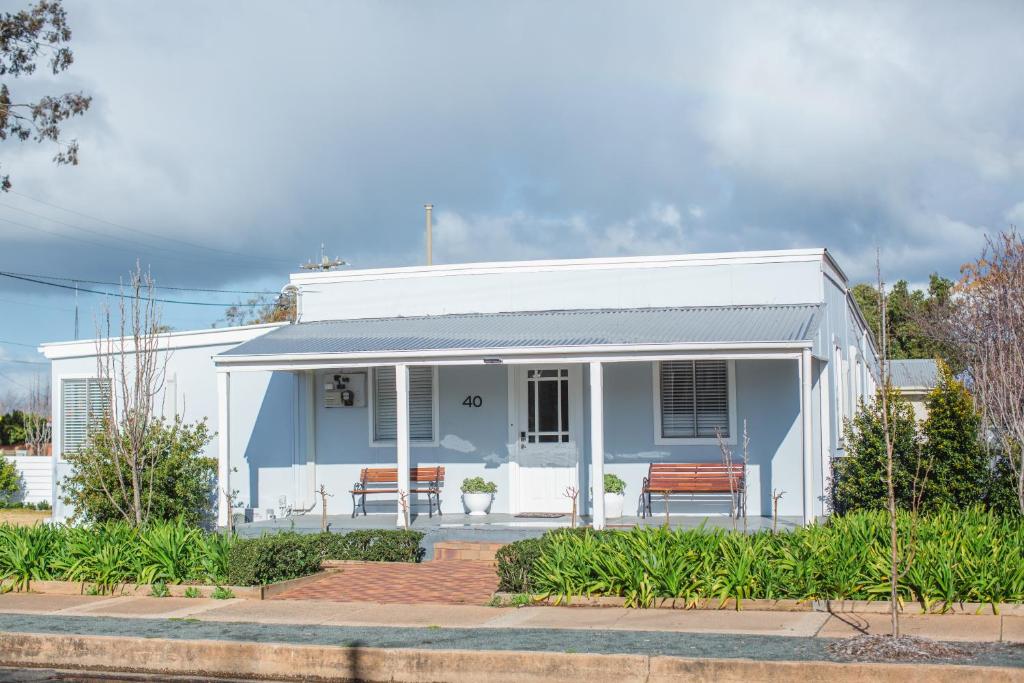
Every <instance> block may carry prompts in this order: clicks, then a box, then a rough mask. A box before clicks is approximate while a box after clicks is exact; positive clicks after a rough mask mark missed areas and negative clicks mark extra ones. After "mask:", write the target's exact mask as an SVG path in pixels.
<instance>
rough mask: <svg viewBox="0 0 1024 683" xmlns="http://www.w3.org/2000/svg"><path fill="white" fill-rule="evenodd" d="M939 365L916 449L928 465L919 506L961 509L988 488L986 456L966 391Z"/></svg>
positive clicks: (978, 421)
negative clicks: (927, 483)
mask: <svg viewBox="0 0 1024 683" xmlns="http://www.w3.org/2000/svg"><path fill="white" fill-rule="evenodd" d="M938 364H939V383H938V384H937V385H936V387H935V388H934V389H933V390H932V392H931V393H930V394H929V395H928V399H927V402H926V405H927V406H928V418H927V419H926V420H925V421H924V422H923V423H922V425H921V437H922V442H921V450H922V453H923V459H924V460H926V461H927V462H928V463H929V468H930V474H929V477H928V480H929V485H928V487H927V490H926V491H925V495H924V499H923V507H925V508H926V509H936V508H938V507H940V506H942V505H950V506H953V507H958V508H965V507H968V506H971V505H977V504H979V503H982V502H983V501H984V500H985V498H986V490H987V488H988V484H989V478H990V474H989V470H990V467H989V454H988V453H987V452H986V449H985V447H984V445H983V444H982V443H981V441H980V440H979V438H978V437H979V432H978V430H979V427H980V425H981V416H980V415H979V414H978V411H977V410H976V409H975V407H974V400H973V399H972V398H971V395H970V393H969V392H968V391H967V387H965V386H964V385H963V383H962V382H960V381H958V380H957V379H956V378H955V377H953V373H952V372H951V371H950V369H949V367H947V366H946V364H945V363H943V362H942V361H938Z"/></svg>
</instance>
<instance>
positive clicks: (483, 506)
mask: <svg viewBox="0 0 1024 683" xmlns="http://www.w3.org/2000/svg"><path fill="white" fill-rule="evenodd" d="M462 502H463V503H465V504H466V509H467V510H469V514H471V515H486V514H487V508H489V507H490V506H491V494H489V493H463V494H462Z"/></svg>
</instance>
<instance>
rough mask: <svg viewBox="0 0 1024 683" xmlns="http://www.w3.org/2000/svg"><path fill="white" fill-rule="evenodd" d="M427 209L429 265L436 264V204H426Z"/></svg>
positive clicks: (424, 206)
mask: <svg viewBox="0 0 1024 683" xmlns="http://www.w3.org/2000/svg"><path fill="white" fill-rule="evenodd" d="M423 208H424V209H426V210H427V265H428V266H431V265H433V264H434V220H433V218H434V205H433V204H424V205H423Z"/></svg>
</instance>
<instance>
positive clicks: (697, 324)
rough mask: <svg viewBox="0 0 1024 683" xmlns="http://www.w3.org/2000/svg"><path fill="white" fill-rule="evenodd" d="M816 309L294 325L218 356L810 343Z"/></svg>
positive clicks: (567, 313) (226, 359)
mask: <svg viewBox="0 0 1024 683" xmlns="http://www.w3.org/2000/svg"><path fill="white" fill-rule="evenodd" d="M820 310H821V305H820V304H785V305H773V306H707V307H680V308H632V309H593V310H562V311H533V312H513V313H472V314H452V315H436V316H424V317H409V318H373V319H363V320H331V321H321V322H309V323H298V324H294V325H287V326H284V327H280V328H277V329H275V330H272V331H270V332H268V333H266V334H264V335H262V336H260V337H257V338H256V339H252V340H250V341H247V342H245V343H243V344H240V345H238V346H236V347H235V348H233V349H231V350H229V351H225V352H223V353H221V354H219V355H218V356H217V357H216V359H217V362H218V364H230V363H231V362H232V361H241V360H242V359H243V358H244V359H253V360H256V359H270V358H275V357H276V358H281V357H289V358H293V359H294V358H301V357H303V356H307V357H323V356H335V357H339V358H341V357H345V356H350V357H359V356H385V355H389V354H396V355H410V354H423V355H431V354H438V355H442V354H447V353H457V352H470V351H479V352H481V353H484V354H486V353H489V352H498V351H506V350H526V349H536V350H539V351H544V350H552V349H563V350H564V349H601V348H609V349H612V348H623V347H643V348H652V347H657V346H659V345H661V346H680V345H714V344H721V345H733V346H740V345H748V346H756V345H759V344H760V345H766V346H777V345H791V346H800V345H806V344H808V343H809V342H811V341H812V340H813V338H814V336H815V334H816V333H817V330H818V325H819V322H820V318H821V315H820Z"/></svg>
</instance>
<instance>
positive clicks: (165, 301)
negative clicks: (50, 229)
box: [0, 271, 262, 308]
mask: <svg viewBox="0 0 1024 683" xmlns="http://www.w3.org/2000/svg"><path fill="white" fill-rule="evenodd" d="M0 277H9V278H11V279H12V280H23V281H25V282H34V283H36V284H37V285H48V286H50V287H59V288H60V289H70V290H73V291H77V292H82V293H86V294H102V295H103V296H116V297H124V298H125V299H139V300H146V301H156V302H159V303H162V304H182V305H187V306H217V307H219V308H228V307H230V306H241V307H243V308H249V307H254V306H260V305H262V304H260V303H252V304H243V303H236V302H233V303H218V302H214V301H182V300H180V299H157V298H152V299H151V298H150V297H146V296H134V295H132V294H117V293H114V292H101V291H100V290H98V289H84V288H82V287H73V286H72V285H62V284H60V283H58V282H47V281H46V280H37V279H35V278H31V277H25V276H23V275H15V274H14V273H5V272H3V271H0Z"/></svg>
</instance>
